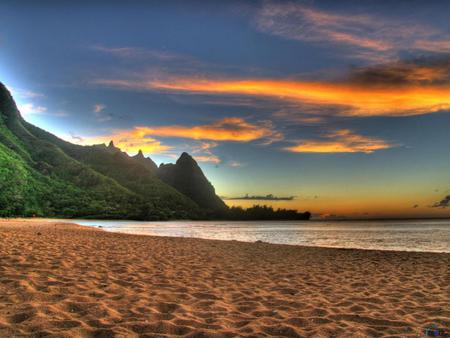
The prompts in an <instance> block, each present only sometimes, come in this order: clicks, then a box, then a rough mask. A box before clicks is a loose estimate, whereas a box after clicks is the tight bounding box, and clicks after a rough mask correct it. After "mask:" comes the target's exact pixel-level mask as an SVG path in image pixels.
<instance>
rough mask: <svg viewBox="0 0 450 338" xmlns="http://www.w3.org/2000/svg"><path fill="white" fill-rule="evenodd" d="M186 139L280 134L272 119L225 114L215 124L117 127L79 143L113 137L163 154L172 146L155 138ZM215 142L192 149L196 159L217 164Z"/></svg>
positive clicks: (126, 146) (128, 147)
mask: <svg viewBox="0 0 450 338" xmlns="http://www.w3.org/2000/svg"><path fill="white" fill-rule="evenodd" d="M155 136H158V137H173V138H186V139H193V140H210V141H235V142H250V141H255V140H259V139H264V140H265V142H266V143H270V142H273V141H275V140H280V139H282V138H283V135H282V134H281V133H279V132H277V131H276V130H275V129H274V128H273V125H272V123H271V122H269V121H263V122H260V123H258V124H253V123H250V122H247V121H246V120H244V119H242V118H237V117H228V118H224V119H221V120H218V121H216V122H214V123H211V124H207V125H199V126H182V125H173V126H160V127H145V126H138V127H134V128H132V129H129V130H117V131H115V132H113V133H112V134H110V135H104V136H100V137H87V138H83V141H82V144H85V145H87V144H98V143H107V142H109V141H110V140H113V141H114V143H115V144H116V146H118V147H119V148H121V149H122V150H124V151H127V152H137V151H138V150H139V149H141V150H142V151H143V152H144V153H164V152H166V151H168V150H171V149H172V147H170V146H166V145H163V144H162V143H161V142H160V141H159V140H156V139H155V138H154V137H155ZM216 146H217V143H213V142H211V143H202V144H200V146H198V147H195V148H194V150H193V152H194V153H199V154H198V156H197V157H196V158H197V159H199V161H208V162H214V163H218V162H220V159H219V158H218V157H216V156H215V155H213V154H212V153H211V151H210V150H211V149H212V148H214V147H216Z"/></svg>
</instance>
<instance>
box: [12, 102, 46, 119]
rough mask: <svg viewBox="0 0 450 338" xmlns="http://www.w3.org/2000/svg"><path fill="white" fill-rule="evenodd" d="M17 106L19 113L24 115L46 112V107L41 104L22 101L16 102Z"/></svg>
mask: <svg viewBox="0 0 450 338" xmlns="http://www.w3.org/2000/svg"><path fill="white" fill-rule="evenodd" d="M17 108H18V109H19V111H20V113H21V114H22V115H24V116H28V115H32V114H45V113H46V112H47V108H46V107H43V106H37V105H34V104H33V103H23V104H18V105H17Z"/></svg>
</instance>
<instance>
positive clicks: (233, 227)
mask: <svg viewBox="0 0 450 338" xmlns="http://www.w3.org/2000/svg"><path fill="white" fill-rule="evenodd" d="M71 222H73V223H77V224H80V225H85V226H97V227H98V226H101V227H102V228H103V230H106V231H112V232H120V233H127V234H138V235H152V236H171V237H196V238H205V239H219V240H237V241H245V242H255V241H263V242H267V243H276V244H291V245H305V246H320V247H334V248H356V249H374V250H398V251H424V252H450V220H394V221H388V220H383V221H378V220H377V221H252V222H248V221H246V222H234V221H233V222H232V221H174V222H141V221H109V220H107V221H105V220H71Z"/></svg>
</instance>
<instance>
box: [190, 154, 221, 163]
mask: <svg viewBox="0 0 450 338" xmlns="http://www.w3.org/2000/svg"><path fill="white" fill-rule="evenodd" d="M194 158H195V159H196V160H197V161H199V162H211V163H214V164H219V163H220V162H221V160H220V158H218V157H217V156H215V155H204V156H203V155H195V156H194Z"/></svg>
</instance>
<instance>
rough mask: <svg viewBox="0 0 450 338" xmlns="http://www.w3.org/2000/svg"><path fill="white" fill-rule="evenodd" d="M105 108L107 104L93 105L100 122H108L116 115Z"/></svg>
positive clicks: (93, 110)
mask: <svg viewBox="0 0 450 338" xmlns="http://www.w3.org/2000/svg"><path fill="white" fill-rule="evenodd" d="M105 109H106V105H104V104H102V103H96V104H94V106H93V107H92V112H93V113H94V115H95V117H96V119H97V121H98V122H107V121H111V120H112V118H113V116H114V115H113V114H111V113H107V112H106V111H105Z"/></svg>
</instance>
